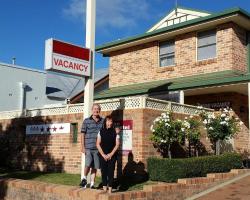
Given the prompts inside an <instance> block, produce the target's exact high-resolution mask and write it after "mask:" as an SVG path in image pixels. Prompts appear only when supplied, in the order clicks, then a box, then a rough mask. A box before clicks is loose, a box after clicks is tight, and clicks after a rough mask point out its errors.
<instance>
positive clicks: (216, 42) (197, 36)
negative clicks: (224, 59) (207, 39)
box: [196, 28, 218, 62]
mask: <svg viewBox="0 0 250 200" xmlns="http://www.w3.org/2000/svg"><path fill="white" fill-rule="evenodd" d="M209 31H215V51H216V52H215V57H211V58H205V59H200V60H199V59H198V49H199V47H198V39H199V33H203V32H209ZM206 46H211V45H206ZM217 56H218V41H217V29H216V28H214V29H207V30H202V31H198V32H196V62H201V61H205V60H211V59H217Z"/></svg>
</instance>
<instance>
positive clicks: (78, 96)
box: [70, 74, 109, 103]
mask: <svg viewBox="0 0 250 200" xmlns="http://www.w3.org/2000/svg"><path fill="white" fill-rule="evenodd" d="M108 81H109V75H108V74H107V75H106V76H104V77H102V78H101V79H99V80H98V81H96V82H95V84H94V88H96V87H98V86H99V85H102V84H104V83H105V82H108ZM83 97H84V90H82V91H81V92H79V93H78V94H76V95H75V96H73V97H72V98H71V99H70V102H71V103H77V102H78V101H80V100H81V98H83Z"/></svg>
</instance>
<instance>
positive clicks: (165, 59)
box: [160, 40, 175, 67]
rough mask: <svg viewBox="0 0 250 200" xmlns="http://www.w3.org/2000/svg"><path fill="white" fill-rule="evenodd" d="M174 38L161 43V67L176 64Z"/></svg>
mask: <svg viewBox="0 0 250 200" xmlns="http://www.w3.org/2000/svg"><path fill="white" fill-rule="evenodd" d="M174 45H175V44H174V40H171V41H167V42H163V43H160V67H164V66H170V65H174V57H175V55H174Z"/></svg>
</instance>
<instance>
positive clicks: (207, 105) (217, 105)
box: [201, 101, 231, 110]
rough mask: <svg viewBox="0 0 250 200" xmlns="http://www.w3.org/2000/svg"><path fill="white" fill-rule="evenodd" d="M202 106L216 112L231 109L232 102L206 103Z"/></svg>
mask: <svg viewBox="0 0 250 200" xmlns="http://www.w3.org/2000/svg"><path fill="white" fill-rule="evenodd" d="M201 106H203V107H205V108H211V109H215V110H219V109H220V108H230V107H231V102H229V101H220V102H212V103H204V104H201Z"/></svg>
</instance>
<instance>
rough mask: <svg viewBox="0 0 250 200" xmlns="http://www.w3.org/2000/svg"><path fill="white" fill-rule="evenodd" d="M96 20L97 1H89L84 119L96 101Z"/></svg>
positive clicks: (82, 168)
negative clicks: (88, 72)
mask: <svg viewBox="0 0 250 200" xmlns="http://www.w3.org/2000/svg"><path fill="white" fill-rule="evenodd" d="M95 18H96V0H87V4H86V45H85V46H86V47H87V48H89V49H90V57H91V58H90V69H91V74H90V76H89V77H85V87H84V113H83V114H84V115H83V117H84V119H85V118H87V117H89V116H90V115H91V108H92V105H93V99H94V68H95ZM81 163H82V164H81V180H82V178H83V175H84V168H85V154H82V162H81Z"/></svg>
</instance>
